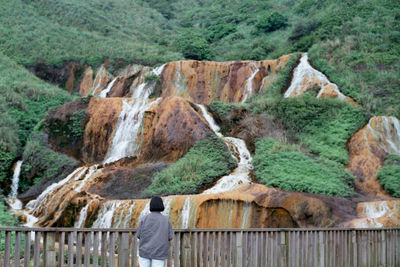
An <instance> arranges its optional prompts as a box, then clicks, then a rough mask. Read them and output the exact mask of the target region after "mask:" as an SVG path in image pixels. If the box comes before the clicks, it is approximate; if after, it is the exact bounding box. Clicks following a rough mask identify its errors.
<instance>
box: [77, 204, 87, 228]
mask: <svg viewBox="0 0 400 267" xmlns="http://www.w3.org/2000/svg"><path fill="white" fill-rule="evenodd" d="M89 206H90V202H88V203H87V204H86V206H85V207H83V208H82V209H81V211H80V213H79V218H78V221H77V222H75V224H74V227H75V228H82V227H83V226H84V223H85V221H86V218H87V211H88V209H89Z"/></svg>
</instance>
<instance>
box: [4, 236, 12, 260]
mask: <svg viewBox="0 0 400 267" xmlns="http://www.w3.org/2000/svg"><path fill="white" fill-rule="evenodd" d="M5 242H6V243H5V244H4V245H5V248H4V267H8V266H10V256H11V232H10V231H7V232H6V241H5Z"/></svg>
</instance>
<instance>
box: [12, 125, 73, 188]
mask: <svg viewBox="0 0 400 267" xmlns="http://www.w3.org/2000/svg"><path fill="white" fill-rule="evenodd" d="M22 159H23V160H24V164H23V165H22V170H21V178H20V189H21V191H25V190H27V189H28V188H29V187H30V186H32V185H34V184H38V183H39V182H41V181H44V182H48V181H51V180H54V179H57V180H61V179H63V178H65V177H66V176H67V175H68V174H69V173H70V172H72V171H73V170H74V169H75V168H76V167H78V165H79V163H78V162H77V161H76V160H74V159H72V158H70V157H68V156H66V155H64V154H61V153H58V152H55V151H54V150H52V149H51V148H50V145H49V144H48V143H47V135H46V134H45V133H44V132H43V131H41V130H37V131H35V132H33V133H32V136H31V137H30V138H29V140H28V142H27V144H26V146H25V149H24V153H23V156H22Z"/></svg>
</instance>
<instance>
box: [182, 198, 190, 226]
mask: <svg viewBox="0 0 400 267" xmlns="http://www.w3.org/2000/svg"><path fill="white" fill-rule="evenodd" d="M190 207H191V202H190V197H186V200H185V204H183V208H182V212H181V217H182V228H183V229H187V228H189V219H190Z"/></svg>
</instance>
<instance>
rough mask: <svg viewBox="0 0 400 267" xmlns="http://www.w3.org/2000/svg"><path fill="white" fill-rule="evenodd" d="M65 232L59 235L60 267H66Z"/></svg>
mask: <svg viewBox="0 0 400 267" xmlns="http://www.w3.org/2000/svg"><path fill="white" fill-rule="evenodd" d="M64 244H65V232H59V233H58V260H57V261H58V265H57V266H58V267H63V266H64Z"/></svg>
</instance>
